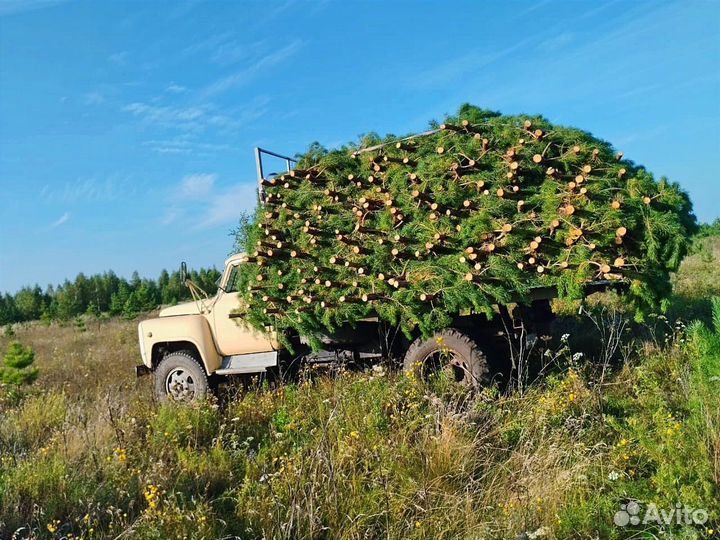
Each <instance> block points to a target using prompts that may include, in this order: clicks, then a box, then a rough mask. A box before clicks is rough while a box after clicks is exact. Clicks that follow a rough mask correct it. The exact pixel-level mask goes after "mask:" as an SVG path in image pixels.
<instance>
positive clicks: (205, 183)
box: [179, 174, 217, 199]
mask: <svg viewBox="0 0 720 540" xmlns="http://www.w3.org/2000/svg"><path fill="white" fill-rule="evenodd" d="M216 179H217V175H216V174H189V175H187V176H185V177H184V178H183V179H182V181H181V182H180V190H179V194H180V196H181V197H182V198H185V199H197V198H200V197H205V196H206V195H208V194H209V193H210V192H211V191H212V190H213V187H214V186H215V180H216Z"/></svg>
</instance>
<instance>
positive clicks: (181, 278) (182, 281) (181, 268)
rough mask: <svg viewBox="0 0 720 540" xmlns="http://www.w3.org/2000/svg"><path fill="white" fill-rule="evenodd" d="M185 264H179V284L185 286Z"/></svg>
mask: <svg viewBox="0 0 720 540" xmlns="http://www.w3.org/2000/svg"><path fill="white" fill-rule="evenodd" d="M187 277H188V275H187V263H186V262H185V261H183V262H181V263H180V282H181V283H182V284H183V285H185V283H186V282H187Z"/></svg>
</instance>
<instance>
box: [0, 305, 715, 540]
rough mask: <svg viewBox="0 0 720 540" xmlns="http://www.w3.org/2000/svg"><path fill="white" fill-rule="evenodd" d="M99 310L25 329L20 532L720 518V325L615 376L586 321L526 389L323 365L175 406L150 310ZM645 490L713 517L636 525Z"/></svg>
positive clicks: (397, 529) (643, 355)
mask: <svg viewBox="0 0 720 540" xmlns="http://www.w3.org/2000/svg"><path fill="white" fill-rule="evenodd" d="M718 317H719V318H720V307H718ZM85 327H86V330H82V328H81V327H77V326H65V327H60V326H51V327H49V328H48V327H44V326H41V325H37V324H33V325H26V326H23V327H18V328H16V329H15V330H16V337H15V338H13V339H18V340H20V341H21V342H23V343H24V344H26V345H31V346H32V347H33V348H34V349H35V351H36V354H37V360H36V364H37V365H38V367H39V368H40V377H39V379H38V381H37V383H36V384H35V386H34V387H32V388H30V389H28V390H27V391H25V392H24V393H23V394H22V395H19V396H18V395H15V394H13V393H10V392H8V391H7V390H8V389H4V391H3V394H2V395H3V398H2V405H1V406H2V418H1V419H0V537H2V538H10V537H13V535H15V536H14V537H15V538H87V539H89V538H148V539H152V538H157V539H167V538H208V539H209V538H226V537H239V538H353V539H354V538H357V539H364V538H516V537H525V538H598V537H600V538H625V537H641V536H645V537H651V536H652V535H655V536H667V535H671V536H673V537H687V538H700V537H706V536H708V535H713V534H715V533H714V532H712V533H710V532H709V531H710V530H713V531H714V529H715V528H717V527H716V525H717V520H718V516H719V515H720V514H719V512H720V505H719V504H718V499H719V497H718V495H719V494H720V491H719V490H718V455H720V451H719V450H718V448H719V446H718V440H719V439H720V435H719V434H718V427H719V426H720V421H719V420H718V411H720V390H719V389H718V382H717V381H718V380H720V327H719V328H716V329H709V328H704V327H701V326H695V327H693V328H692V329H691V332H690V333H689V334H686V333H685V332H684V331H683V330H682V328H680V329H678V331H677V332H676V334H675V335H674V336H673V337H672V339H671V340H670V341H669V342H668V344H667V345H662V344H660V345H652V346H651V347H648V348H647V349H646V350H644V349H637V350H635V352H633V353H632V354H631V355H629V356H628V357H627V358H626V359H625V360H624V361H620V362H619V363H616V364H615V365H614V366H613V367H612V369H611V373H610V374H605V373H603V374H602V377H600V370H599V369H597V367H596V366H594V365H593V364H592V362H586V361H585V360H588V358H585V359H582V360H578V357H577V355H575V358H573V355H574V354H575V351H574V350H573V349H572V348H571V347H570V346H569V343H572V342H573V337H572V336H571V337H570V338H569V340H566V341H565V342H561V343H560V344H559V345H558V348H556V349H553V350H551V352H550V354H551V356H553V358H555V360H556V362H555V364H556V366H555V368H554V369H552V370H550V371H549V375H548V376H546V377H544V378H543V379H541V380H540V381H536V382H534V383H532V384H530V385H529V386H527V387H526V390H525V391H524V392H523V394H522V395H521V394H519V393H505V392H504V391H501V390H500V389H498V388H488V389H485V390H484V391H482V392H481V393H479V394H472V393H469V392H468V391H467V390H466V389H464V388H461V387H458V386H456V385H454V384H453V383H451V382H449V381H445V380H439V381H436V382H435V383H433V384H432V385H427V384H424V383H422V382H420V381H417V380H415V379H413V378H408V377H405V376H403V375H402V374H399V373H396V372H390V373H385V372H382V371H381V370H380V371H379V370H377V369H376V370H369V371H366V372H362V373H349V372H339V373H338V372H324V371H323V370H322V369H315V370H310V371H308V372H306V373H305V374H304V375H303V378H302V379H301V381H299V382H298V383H297V384H288V385H285V386H280V387H272V388H271V387H268V386H263V385H259V386H258V387H257V388H255V389H251V390H243V389H237V390H236V391H235V392H227V393H226V396H225V399H224V400H223V402H222V404H221V405H219V404H218V403H214V402H209V403H202V404H198V405H196V406H193V407H175V406H172V405H164V406H162V407H159V406H158V405H157V404H155V403H154V402H153V400H152V397H151V387H150V384H149V383H150V381H149V380H148V379H141V380H135V378H134V374H133V369H132V367H133V365H134V364H135V363H136V361H137V354H138V353H137V349H136V343H135V340H136V328H135V325H134V323H131V322H126V321H105V322H101V323H96V322H92V321H91V322H88V323H87V324H86V325H85ZM8 341H9V340H8V339H5V338H0V350H2V349H4V348H5V347H6V345H7V343H8ZM587 354H588V355H589V354H590V352H588V353H587ZM628 500H639V501H641V502H643V503H644V504H645V503H649V502H655V503H656V504H659V505H664V507H666V508H671V507H673V505H674V504H675V503H676V502H683V503H685V504H688V505H692V506H693V507H695V508H706V509H708V511H709V512H710V513H711V520H712V521H711V522H708V523H707V524H704V525H702V526H696V525H692V526H687V525H678V524H675V525H672V526H669V527H664V528H662V527H658V526H654V525H641V526H637V527H631V528H621V527H617V526H616V525H614V523H613V516H614V514H615V512H617V511H618V509H619V505H620V504H622V503H625V502H627V501H628Z"/></svg>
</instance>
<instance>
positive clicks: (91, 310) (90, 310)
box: [85, 302, 100, 318]
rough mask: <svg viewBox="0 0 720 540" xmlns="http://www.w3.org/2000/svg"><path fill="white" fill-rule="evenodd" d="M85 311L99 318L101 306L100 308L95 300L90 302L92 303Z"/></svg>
mask: <svg viewBox="0 0 720 540" xmlns="http://www.w3.org/2000/svg"><path fill="white" fill-rule="evenodd" d="M85 313H86V314H87V315H90V316H91V317H95V318H98V317H99V316H100V308H98V306H97V304H96V303H95V302H90V305H88V307H87V309H86V310H85Z"/></svg>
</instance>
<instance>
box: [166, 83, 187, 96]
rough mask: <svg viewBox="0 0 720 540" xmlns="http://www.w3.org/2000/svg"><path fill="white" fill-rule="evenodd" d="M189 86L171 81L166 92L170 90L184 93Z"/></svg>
mask: <svg viewBox="0 0 720 540" xmlns="http://www.w3.org/2000/svg"><path fill="white" fill-rule="evenodd" d="M187 90H188V89H187V88H186V87H185V86H182V85H181V84H176V83H174V82H173V83H170V84H169V85H168V86H167V88H166V89H165V91H166V92H170V93H171V94H184V93H185V92H187Z"/></svg>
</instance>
